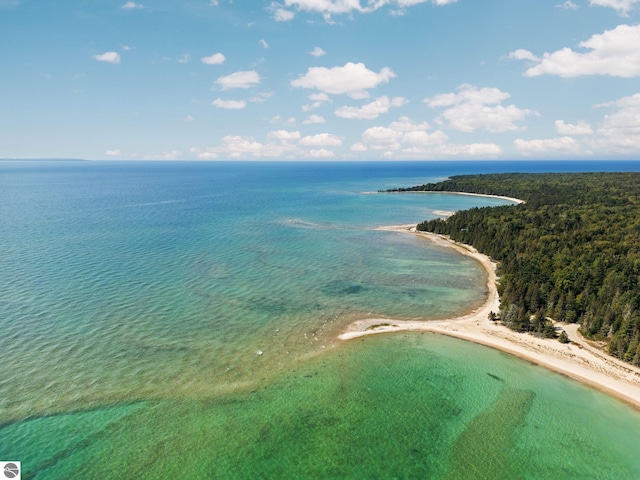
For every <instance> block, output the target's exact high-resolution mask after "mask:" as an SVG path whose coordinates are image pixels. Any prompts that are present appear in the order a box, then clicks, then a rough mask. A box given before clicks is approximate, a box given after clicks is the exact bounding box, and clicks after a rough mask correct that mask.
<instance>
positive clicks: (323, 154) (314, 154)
mask: <svg viewBox="0 0 640 480" xmlns="http://www.w3.org/2000/svg"><path fill="white" fill-rule="evenodd" d="M304 156H305V157H306V158H314V159H323V158H334V157H335V156H336V154H335V153H333V152H332V151H331V150H327V149H326V148H319V149H316V150H309V151H308V152H307V153H306V155H304Z"/></svg>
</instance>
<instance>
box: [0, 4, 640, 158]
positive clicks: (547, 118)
mask: <svg viewBox="0 0 640 480" xmlns="http://www.w3.org/2000/svg"><path fill="white" fill-rule="evenodd" d="M639 19H640V0H571V1H563V0H557V1H547V0H483V1H480V0H281V1H280V2H272V1H242V0H233V1H232V0H217V1H216V0H213V1H211V0H182V1H169V0H140V1H136V2H132V1H127V0H118V1H116V0H114V1H111V0H104V1H100V0H65V1H59V2H52V1H47V0H0V44H1V45H2V48H0V132H1V133H0V158H41V157H58V158H86V159H119V160H126V159H132V160H143V159H157V160H162V159H167V160H169V159H188V160H196V159H202V160H233V159H246V160H262V159H264V160H305V159H328V160H394V159H398V160H412V159H415V160H429V159H436V160H448V159H452V160H455V159H520V158H523V159H549V158H552V159H555V158H557V159H574V158H576V159H579V158H593V159H609V158H611V159H637V158H639V157H640V24H639Z"/></svg>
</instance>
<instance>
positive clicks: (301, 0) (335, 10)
mask: <svg viewBox="0 0 640 480" xmlns="http://www.w3.org/2000/svg"><path fill="white" fill-rule="evenodd" d="M427 2H431V3H433V4H434V5H438V6H441V5H448V4H451V3H455V2H457V0H367V1H366V3H365V5H364V6H363V5H361V3H360V0H285V1H284V5H285V6H286V7H293V8H295V9H297V10H298V11H305V12H311V13H319V14H321V15H323V16H324V18H325V20H326V21H329V20H330V19H331V15H342V14H352V13H354V12H359V13H371V12H374V11H376V10H378V9H380V8H382V7H384V6H385V5H390V6H392V7H399V8H400V9H403V8H407V7H412V6H414V5H418V4H420V3H427ZM393 11H397V9H396V10H393Z"/></svg>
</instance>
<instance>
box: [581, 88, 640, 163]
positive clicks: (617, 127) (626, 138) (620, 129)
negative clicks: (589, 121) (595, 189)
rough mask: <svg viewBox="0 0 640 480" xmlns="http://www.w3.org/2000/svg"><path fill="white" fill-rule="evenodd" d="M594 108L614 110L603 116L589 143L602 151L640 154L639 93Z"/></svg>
mask: <svg viewBox="0 0 640 480" xmlns="http://www.w3.org/2000/svg"><path fill="white" fill-rule="evenodd" d="M596 108H614V109H615V110H614V111H613V113H610V114H606V115H605V116H604V118H603V120H602V123H601V125H600V127H599V128H598V129H597V131H596V134H595V136H594V138H593V139H592V140H588V143H589V145H590V146H591V147H593V148H595V149H597V150H601V151H602V152H604V153H612V152H615V153H622V154H634V155H638V154H640V93H636V94H635V95H631V96H629V97H623V98H620V99H618V100H614V101H613V102H607V103H603V104H599V105H596Z"/></svg>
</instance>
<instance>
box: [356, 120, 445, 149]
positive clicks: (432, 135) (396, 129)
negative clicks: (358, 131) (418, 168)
mask: <svg viewBox="0 0 640 480" xmlns="http://www.w3.org/2000/svg"><path fill="white" fill-rule="evenodd" d="M429 128H430V127H429V124H427V123H426V122H422V123H414V122H413V121H412V120H411V119H410V118H409V117H400V119H399V120H398V121H395V122H391V123H390V124H389V126H388V127H382V126H377V127H371V128H368V129H366V130H365V131H364V132H363V133H362V135H361V142H359V143H356V144H355V145H353V146H352V147H351V148H352V150H354V149H355V150H354V151H360V150H362V149H369V148H371V149H373V150H387V151H391V150H398V149H400V148H402V146H403V145H420V146H423V147H426V146H435V145H441V144H443V143H445V142H446V141H447V140H448V138H449V137H448V136H447V134H446V133H444V132H443V131H441V130H436V131H435V132H427V130H429Z"/></svg>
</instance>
